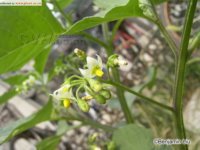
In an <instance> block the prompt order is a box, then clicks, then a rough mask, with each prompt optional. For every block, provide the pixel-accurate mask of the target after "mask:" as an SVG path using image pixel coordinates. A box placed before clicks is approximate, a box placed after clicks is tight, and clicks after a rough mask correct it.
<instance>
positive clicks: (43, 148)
mask: <svg viewBox="0 0 200 150" xmlns="http://www.w3.org/2000/svg"><path fill="white" fill-rule="evenodd" d="M77 127H80V126H68V125H67V124H66V121H64V120H60V121H59V122H58V129H57V133H56V135H54V136H51V137H48V138H46V139H44V140H42V141H41V142H39V143H38V144H37V150H47V149H49V150H55V149H57V146H58V144H59V142H60V138H61V137H62V136H63V135H64V134H65V133H66V132H67V131H69V130H71V129H74V128H77Z"/></svg>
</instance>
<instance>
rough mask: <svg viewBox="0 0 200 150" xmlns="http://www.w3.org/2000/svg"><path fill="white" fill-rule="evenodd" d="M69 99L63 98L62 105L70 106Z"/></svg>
mask: <svg viewBox="0 0 200 150" xmlns="http://www.w3.org/2000/svg"><path fill="white" fill-rule="evenodd" d="M70 104H71V103H70V100H69V99H65V100H63V105H64V107H65V108H69V107H70Z"/></svg>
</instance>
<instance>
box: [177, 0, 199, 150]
mask: <svg viewBox="0 0 200 150" xmlns="http://www.w3.org/2000/svg"><path fill="white" fill-rule="evenodd" d="M196 4H197V0H190V1H189V6H188V10H187V13H186V18H185V23H184V28H183V35H182V39H181V45H180V52H179V56H178V64H177V67H176V68H177V71H176V74H175V85H174V93H173V99H174V109H175V116H176V125H177V135H178V138H179V139H186V134H185V128H184V122H183V91H184V80H185V69H186V63H187V59H188V45H189V39H190V33H191V28H192V23H193V18H194V14H195V10H196ZM180 147H181V150H187V149H188V147H187V145H181V146H180Z"/></svg>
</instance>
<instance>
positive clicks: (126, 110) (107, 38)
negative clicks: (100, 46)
mask: <svg viewBox="0 0 200 150" xmlns="http://www.w3.org/2000/svg"><path fill="white" fill-rule="evenodd" d="M102 30H103V35H104V39H105V41H106V42H107V43H108V45H109V47H108V48H106V53H107V55H108V56H110V55H112V54H113V44H112V39H111V38H112V37H110V35H109V30H108V24H106V23H104V24H102ZM112 74H113V78H114V81H115V82H116V83H120V77H119V72H118V70H117V69H116V68H114V69H112ZM116 90H117V96H118V98H119V102H120V105H121V108H122V111H123V112H124V116H125V118H126V122H127V123H133V122H134V120H133V117H132V114H131V111H130V109H129V107H128V104H127V102H126V99H125V96H124V90H123V89H122V88H120V87H116Z"/></svg>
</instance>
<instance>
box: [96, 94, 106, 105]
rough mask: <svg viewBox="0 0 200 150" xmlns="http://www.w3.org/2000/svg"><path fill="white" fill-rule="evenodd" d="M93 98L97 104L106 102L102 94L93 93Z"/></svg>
mask: <svg viewBox="0 0 200 150" xmlns="http://www.w3.org/2000/svg"><path fill="white" fill-rule="evenodd" d="M94 98H95V100H96V101H97V102H98V103H99V104H105V103H106V98H105V97H104V96H102V95H95V96H94Z"/></svg>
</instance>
